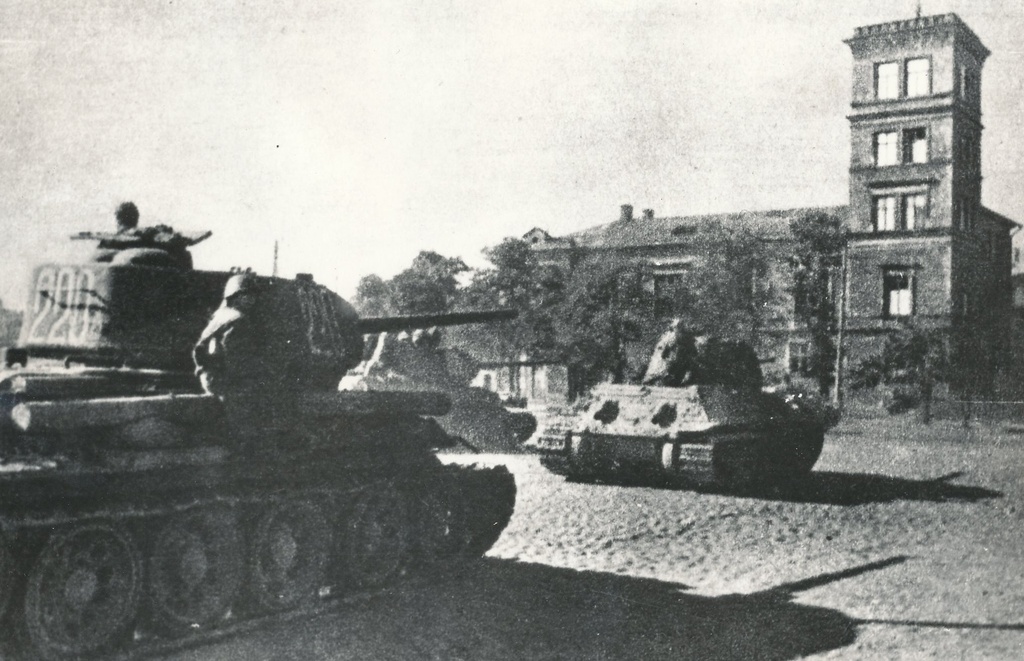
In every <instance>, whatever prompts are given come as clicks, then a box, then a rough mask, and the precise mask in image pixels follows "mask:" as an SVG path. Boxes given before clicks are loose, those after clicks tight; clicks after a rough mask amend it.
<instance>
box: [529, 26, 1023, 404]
mask: <svg viewBox="0 0 1024 661" xmlns="http://www.w3.org/2000/svg"><path fill="white" fill-rule="evenodd" d="M846 44H847V45H848V46H849V47H850V50H851V52H852V54H853V71H852V88H853V89H852V101H851V109H850V114H849V116H848V119H849V121H850V140H851V157H850V159H851V160H850V168H849V182H850V189H849V191H850V192H849V205H848V206H845V207H828V208H821V209H793V210H781V211H762V212H757V211H755V212H745V213H739V214H719V215H711V216H690V217H672V218H657V217H655V216H654V213H653V211H650V210H645V211H644V213H643V215H642V216H641V217H640V218H636V219H634V218H633V214H632V207H631V206H629V205H624V206H623V207H622V213H621V215H620V218H619V219H618V220H617V221H614V222H612V223H608V224H604V225H600V226H597V227H594V228H590V229H587V230H584V231H581V232H577V233H574V234H571V235H568V236H565V237H553V236H551V235H550V234H548V233H547V232H545V231H544V230H543V229H540V228H535V229H533V230H531V231H530V232H529V233H527V234H526V235H525V237H524V239H525V240H527V241H528V242H530V243H531V245H532V246H533V248H534V250H536V251H537V253H538V255H539V256H540V257H541V259H542V260H543V261H547V262H554V263H557V262H559V261H561V262H563V263H565V262H566V260H567V259H568V256H569V255H579V254H589V255H599V254H602V253H603V254H607V253H608V252H614V253H616V254H617V255H619V256H626V257H627V258H629V259H632V260H637V261H641V262H644V263H646V264H648V265H649V266H650V267H651V273H652V276H651V277H652V288H653V289H654V291H655V292H656V293H657V292H658V291H663V292H665V291H667V292H671V291H673V289H677V290H680V291H682V290H685V277H687V274H692V273H696V272H697V271H698V270H699V268H700V259H701V256H702V255H705V256H706V255H707V252H708V251H707V248H708V246H707V243H706V241H705V242H702V228H704V227H706V226H708V225H709V224H717V225H720V226H721V227H726V228H728V227H736V228H739V227H741V226H744V227H745V228H746V229H747V231H752V232H754V233H755V234H756V235H758V236H759V237H761V239H762V240H763V241H768V242H774V243H775V244H776V248H775V249H773V250H772V251H771V252H772V254H774V255H775V256H776V259H775V261H774V262H773V263H772V264H770V265H769V267H768V268H767V269H766V270H765V271H764V273H761V274H759V275H760V276H761V277H763V278H765V279H766V282H767V284H766V285H765V286H767V287H769V288H773V289H774V290H775V295H774V296H773V297H770V305H773V306H777V308H778V309H777V310H774V311H773V312H772V313H771V314H770V315H768V320H769V322H770V323H765V324H763V325H762V326H761V327H760V328H758V329H757V330H758V332H759V337H758V339H757V341H758V344H759V346H758V351H759V353H760V354H761V355H762V357H763V358H764V359H765V360H766V361H767V364H768V366H769V371H775V372H777V373H789V374H792V373H798V372H800V371H801V370H802V369H803V368H804V366H805V365H806V362H807V351H808V348H809V347H808V338H807V333H806V329H804V328H802V327H801V326H800V324H799V323H798V322H797V316H796V315H795V313H794V310H795V306H796V305H798V304H799V301H795V300H793V297H792V295H791V292H792V277H793V273H792V265H791V264H790V263H789V261H788V257H789V256H790V255H791V254H792V252H791V247H792V241H793V237H792V235H791V234H790V233H789V224H790V223H792V221H793V220H794V219H795V218H796V217H798V216H800V215H802V214H806V213H819V214H825V215H831V216H838V217H839V218H841V219H842V221H843V224H844V226H845V228H846V232H847V248H846V254H845V256H844V260H843V261H844V267H843V269H842V273H840V274H837V277H836V280H835V283H834V284H835V286H834V287H833V291H834V293H835V297H836V304H837V305H841V306H842V317H843V319H844V342H843V346H844V353H845V357H846V364H847V365H848V366H849V365H850V364H852V363H855V362H856V361H859V360H861V359H863V358H864V357H867V356H868V355H870V354H874V353H876V352H877V351H878V348H879V346H880V339H881V338H882V337H884V336H885V334H887V333H891V332H893V331H896V330H898V329H901V328H904V327H906V326H908V325H913V326H915V327H918V328H927V329H942V330H943V331H944V332H945V333H946V336H947V337H948V339H949V342H950V347H951V349H952V350H953V357H954V363H955V364H954V366H955V368H956V369H955V370H954V372H955V373H956V374H957V375H958V377H957V383H955V384H953V385H954V386H955V387H957V388H959V389H962V390H964V391H970V392H973V393H985V392H989V391H991V390H992V389H993V388H994V387H995V386H996V384H997V382H998V378H997V376H998V372H999V367H1000V364H1001V363H1002V362H1005V361H1004V360H1003V359H1005V357H1006V356H1007V355H1008V354H1009V353H1010V351H1009V347H1008V342H1009V340H1010V334H1009V327H1010V319H1011V314H1012V313H1011V311H1012V288H1011V280H1010V272H1011V257H1012V255H1011V239H1010V237H1011V232H1012V231H1013V230H1014V229H1015V228H1016V227H1017V224H1016V223H1015V222H1014V221H1012V220H1010V219H1008V218H1006V217H1004V216H1002V215H1001V214H999V213H996V212H994V211H992V210H990V209H987V208H986V207H984V206H983V205H982V203H981V184H982V174H981V144H982V141H981V137H982V129H983V126H982V122H981V81H982V67H983V65H984V62H985V59H986V58H987V57H988V55H989V51H988V50H987V49H986V48H985V46H984V45H983V44H982V43H981V41H980V40H979V38H978V37H977V36H976V35H975V34H974V33H973V32H972V31H971V30H970V28H968V27H967V25H966V24H965V23H964V22H963V21H961V20H960V18H959V17H957V16H956V15H955V14H945V15H940V16H927V17H918V18H914V19H910V20H903V21H893V22H889V23H883V24H880V25H872V26H866V27H860V28H857V29H856V30H855V32H854V35H853V37H852V38H850V39H848V40H847V41H846ZM730 223H731V224H732V225H730ZM717 236H720V233H719V234H718V235H717ZM840 294H841V295H840ZM655 298H656V299H657V298H659V296H656V297H655ZM665 312H666V313H674V312H678V310H671V306H669V308H666V310H665Z"/></svg>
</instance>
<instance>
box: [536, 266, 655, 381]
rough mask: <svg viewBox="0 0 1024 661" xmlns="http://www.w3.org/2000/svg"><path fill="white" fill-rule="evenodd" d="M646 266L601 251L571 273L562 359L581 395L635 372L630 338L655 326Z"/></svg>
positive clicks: (563, 309) (560, 327)
mask: <svg viewBox="0 0 1024 661" xmlns="http://www.w3.org/2000/svg"><path fill="white" fill-rule="evenodd" d="M649 278H650V274H649V273H648V272H647V269H646V267H644V266H641V265H637V264H632V263H629V262H626V261H623V260H618V259H609V258H607V257H605V256H596V257H594V258H591V259H587V260H584V261H582V262H581V263H580V264H578V265H577V266H576V268H574V269H573V270H572V272H571V274H570V275H569V277H568V279H567V281H566V286H565V298H564V300H563V301H562V302H561V304H560V305H559V306H558V310H557V316H556V322H555V326H556V329H557V333H558V338H559V341H558V344H559V348H560V352H561V354H562V356H563V359H564V361H565V363H566V365H567V366H568V368H569V371H570V375H571V377H570V379H571V381H572V382H573V386H574V388H573V389H574V390H575V391H576V393H577V394H578V393H579V392H583V391H585V390H586V389H588V388H589V387H590V386H592V385H594V384H596V383H599V382H600V381H603V380H610V381H612V382H614V383H621V382H623V381H625V380H627V378H632V377H634V376H638V375H634V374H630V373H629V372H630V369H629V368H630V361H629V354H628V349H629V346H630V343H633V342H636V341H637V340H640V339H642V338H644V337H645V335H646V333H645V331H646V330H647V329H650V328H654V327H655V323H654V315H653V310H652V306H651V305H650V303H649V300H650V297H649V295H648V294H647V293H646V292H645V290H644V282H645V280H649Z"/></svg>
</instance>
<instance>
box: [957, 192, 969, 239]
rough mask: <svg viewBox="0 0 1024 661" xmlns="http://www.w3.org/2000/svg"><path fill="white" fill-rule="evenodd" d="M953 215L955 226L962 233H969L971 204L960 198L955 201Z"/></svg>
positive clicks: (964, 198)
mask: <svg viewBox="0 0 1024 661" xmlns="http://www.w3.org/2000/svg"><path fill="white" fill-rule="evenodd" d="M953 213H954V214H956V223H957V226H958V227H959V228H960V229H962V230H964V231H970V229H971V221H972V218H971V203H970V202H969V201H968V200H967V198H966V197H961V198H959V199H958V200H957V201H956V205H955V206H954V210H953Z"/></svg>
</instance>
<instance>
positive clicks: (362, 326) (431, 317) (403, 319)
mask: <svg viewBox="0 0 1024 661" xmlns="http://www.w3.org/2000/svg"><path fill="white" fill-rule="evenodd" d="M517 316H519V312H518V311H517V310H513V309H511V308H505V309H501V310H473V311H470V312H447V313H442V314H417V315H407V316H395V317H364V318H362V319H360V320H359V321H358V322H356V327H357V328H358V330H359V332H360V333H361V334H363V335H365V334H368V333H385V332H387V333H391V332H396V331H403V330H410V329H413V328H430V327H431V326H461V325H464V324H480V323H489V322H494V321H509V320H511V319H515V318H516V317H517Z"/></svg>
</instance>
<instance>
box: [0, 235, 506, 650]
mask: <svg viewBox="0 0 1024 661" xmlns="http://www.w3.org/2000/svg"><path fill="white" fill-rule="evenodd" d="M208 234H209V233H206V234H200V235H193V236H189V235H184V234H181V233H177V232H174V231H173V230H171V229H170V228H160V231H158V232H146V231H144V230H136V231H133V232H128V233H118V234H116V235H115V234H102V233H87V234H83V235H78V236H76V237H74V238H85V239H91V240H97V241H100V249H99V250H98V251H97V252H96V253H95V254H94V256H93V258H92V260H91V261H88V262H84V263H75V264H43V265H41V266H38V267H36V268H35V269H34V271H33V274H32V285H31V290H30V293H29V299H28V301H27V306H26V308H25V322H24V326H23V328H22V332H21V336H20V339H19V342H18V346H16V347H12V348H9V349H7V350H6V352H5V364H6V367H5V369H4V370H3V371H2V372H0V610H2V611H4V612H3V613H0V615H2V618H3V619H2V622H3V623H4V626H3V629H2V633H0V643H2V644H3V645H4V646H5V647H6V648H7V650H6V651H7V652H8V653H13V654H18V655H21V656H23V657H24V658H31V659H35V658H44V659H65V658H82V657H91V656H97V655H104V654H107V653H110V652H111V651H112V650H116V649H118V648H123V647H128V646H131V645H132V644H133V643H132V641H133V640H135V641H136V644H138V642H137V641H140V640H141V641H145V640H147V639H152V638H154V637H156V638H158V637H161V636H164V637H167V636H187V635H190V634H191V633H192V632H196V631H203V630H208V629H212V628H215V627H218V626H222V625H225V624H230V623H231V622H234V621H237V620H239V619H241V618H245V617H249V616H253V615H257V614H261V613H271V612H276V611H283V610H289V609H294V608H298V607H301V606H303V605H306V604H309V603H311V602H313V601H315V600H317V599H320V598H322V597H323V596H324V595H325V594H328V593H330V594H338V593H344V592H347V591H352V590H372V589H374V588H376V587H378V586H380V585H382V584H385V583H387V582H388V581H391V580H393V579H395V578H396V577H399V576H400V575H402V574H403V573H405V572H406V571H407V570H410V569H412V568H415V567H422V566H426V567H429V566H432V565H438V564H445V563H448V562H450V561H452V560H454V559H458V558H471V557H475V556H480V555H482V554H483V553H484V552H485V551H486V550H487V549H488V548H490V546H491V545H492V544H493V543H494V542H495V541H496V539H497V538H498V536H499V535H500V534H501V531H502V530H503V528H504V527H505V525H506V524H507V523H508V521H509V518H510V517H511V514H512V510H513V507H514V503H515V493H516V487H515V482H514V479H513V478H512V476H511V474H510V473H509V472H508V470H507V469H505V468H504V467H497V468H491V469H482V468H476V467H465V466H455V465H445V464H443V463H442V462H441V461H440V460H439V459H438V457H437V456H436V454H435V451H436V450H437V449H439V448H445V447H450V446H453V445H454V444H455V442H456V441H455V439H453V438H452V437H451V436H449V435H448V434H446V433H445V432H444V430H442V429H441V428H440V427H439V425H438V424H437V422H436V421H435V420H434V418H433V417H432V416H437V415H443V414H445V413H446V412H447V411H448V410H449V408H450V406H451V402H450V400H449V398H448V397H446V396H444V395H443V394H439V393H428V392H338V391H337V385H338V382H339V381H340V379H341V377H342V375H343V374H344V373H345V371H346V370H348V369H349V368H351V367H352V366H354V365H355V364H357V363H358V362H359V361H360V359H361V357H362V349H363V339H362V338H363V335H364V333H379V332H383V331H398V330H401V329H411V328H415V327H417V326H422V325H423V324H424V323H427V322H429V325H443V324H459V323H475V322H486V321H492V320H495V319H503V318H508V317H510V316H511V315H512V314H514V313H510V312H508V311H497V312H495V311H489V312H479V313H463V314H461V315H447V316H445V315H442V316H435V317H431V318H429V319H426V320H425V319H423V318H371V319H360V318H359V317H358V316H357V314H356V313H355V311H354V310H353V308H352V307H351V306H349V305H348V303H346V302H345V301H344V300H342V299H341V298H340V297H339V296H337V295H336V294H334V293H333V292H331V291H330V290H329V289H327V288H326V287H323V286H321V285H319V284H316V283H315V282H313V280H312V278H310V277H308V276H301V277H298V278H296V279H294V280H289V279H280V278H271V277H262V276H255V277H256V279H257V280H258V281H259V284H260V286H261V288H262V290H263V291H264V294H265V299H264V305H265V306H266V307H265V311H267V312H268V313H269V314H270V315H272V316H273V317H274V318H275V319H277V320H279V321H280V323H279V324H276V325H275V326H274V327H275V328H276V329H277V330H276V331H275V332H279V333H282V334H283V335H284V336H285V340H286V342H285V343H284V344H285V345H286V346H288V347H289V348H290V353H289V354H288V355H287V356H285V359H286V360H285V362H286V363H287V364H285V365H283V366H282V370H284V371H285V374H286V376H287V377H288V378H289V379H291V380H292V385H293V390H292V392H293V396H292V397H290V398H289V400H288V404H287V406H281V407H280V411H276V413H277V414H279V415H278V416H277V417H276V418H275V425H274V428H273V429H267V430H266V433H265V434H263V435H259V434H257V435H253V434H252V432H251V430H249V431H248V432H246V433H242V432H241V431H240V429H241V425H239V424H236V423H239V422H240V420H239V419H238V417H237V416H235V417H234V418H233V417H232V415H231V414H230V412H229V411H227V410H226V406H225V401H222V399H221V398H218V397H216V396H214V395H210V394H207V393H205V392H204V391H203V390H202V389H201V387H200V384H199V381H198V379H197V378H196V376H195V374H194V373H193V365H192V361H191V351H192V346H193V344H194V343H195V342H196V340H197V339H198V338H199V335H200V332H201V331H202V329H203V327H204V325H205V324H206V322H207V320H208V319H209V318H210V315H211V313H212V312H213V311H214V309H216V308H217V307H218V304H219V303H220V300H221V294H222V292H223V290H224V287H225V283H226V281H227V280H228V279H229V278H230V277H231V274H230V273H223V272H206V271H198V270H193V269H192V268H191V255H190V254H188V250H187V248H188V247H189V246H191V245H193V244H194V243H196V242H198V241H200V240H202V239H204V238H206V236H208ZM12 650H13V652H12Z"/></svg>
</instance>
